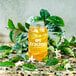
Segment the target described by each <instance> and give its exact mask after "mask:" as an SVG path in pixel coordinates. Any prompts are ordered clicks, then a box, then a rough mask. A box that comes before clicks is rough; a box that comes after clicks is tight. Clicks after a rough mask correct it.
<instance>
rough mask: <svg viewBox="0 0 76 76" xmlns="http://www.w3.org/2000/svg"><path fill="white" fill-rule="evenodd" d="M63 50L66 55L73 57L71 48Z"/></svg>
mask: <svg viewBox="0 0 76 76" xmlns="http://www.w3.org/2000/svg"><path fill="white" fill-rule="evenodd" d="M63 50H64V52H65V53H66V54H70V55H72V56H74V52H73V50H72V49H71V48H63Z"/></svg>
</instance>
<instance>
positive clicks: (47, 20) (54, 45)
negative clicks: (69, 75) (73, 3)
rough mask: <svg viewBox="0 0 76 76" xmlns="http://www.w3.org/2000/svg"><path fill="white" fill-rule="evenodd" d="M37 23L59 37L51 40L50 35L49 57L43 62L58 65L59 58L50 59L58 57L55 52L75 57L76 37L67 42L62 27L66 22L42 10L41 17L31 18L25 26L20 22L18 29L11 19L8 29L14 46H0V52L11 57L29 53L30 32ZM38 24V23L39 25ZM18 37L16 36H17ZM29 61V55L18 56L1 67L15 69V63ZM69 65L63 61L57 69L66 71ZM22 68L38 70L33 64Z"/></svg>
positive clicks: (48, 64)
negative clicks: (41, 23) (32, 24)
mask: <svg viewBox="0 0 76 76" xmlns="http://www.w3.org/2000/svg"><path fill="white" fill-rule="evenodd" d="M37 22H43V23H44V26H45V27H47V29H48V32H49V33H51V34H52V35H53V36H56V37H58V41H56V39H54V38H51V37H50V34H49V35H48V55H47V56H46V58H43V61H44V62H46V65H47V66H54V65H56V64H58V62H59V60H58V59H57V58H53V57H50V55H51V56H52V54H53V56H56V55H55V50H56V49H57V50H60V53H61V54H64V55H65V54H68V55H72V56H75V55H74V52H73V50H72V48H71V47H70V46H76V37H74V36H72V37H71V38H70V40H67V39H66V38H65V36H64V33H65V31H63V30H62V27H64V26H65V24H64V21H63V19H62V18H61V17H59V16H52V15H50V13H49V12H48V11H47V10H45V9H41V10H40V16H31V17H30V18H28V20H27V21H26V22H25V25H22V23H20V22H18V23H17V27H16V26H15V25H14V23H13V21H12V20H11V19H9V20H8V28H9V29H10V33H9V37H10V40H11V41H12V42H14V43H15V44H14V46H12V47H10V46H6V45H2V46H0V52H4V55H9V54H10V53H13V52H15V53H18V54H22V53H23V52H27V51H28V43H27V40H28V30H29V27H30V26H31V23H37ZM37 24H38V23H37ZM15 31H19V33H18V34H15ZM15 35H16V36H15ZM24 59H26V61H27V60H29V57H28V55H25V56H24V57H22V56H19V55H18V56H16V57H14V58H12V59H10V60H9V61H6V62H1V63H0V66H5V67H10V66H12V67H14V66H15V64H14V63H13V62H17V61H19V60H24ZM67 63H68V61H67V60H65V61H63V62H62V63H61V66H59V67H56V68H55V69H56V70H66V68H65V67H64V66H65V65H66V64H67ZM22 68H23V69H24V70H28V71H34V70H36V67H35V66H34V65H33V64H30V63H27V62H26V63H25V64H24V65H23V66H22ZM69 70H73V69H72V68H69Z"/></svg>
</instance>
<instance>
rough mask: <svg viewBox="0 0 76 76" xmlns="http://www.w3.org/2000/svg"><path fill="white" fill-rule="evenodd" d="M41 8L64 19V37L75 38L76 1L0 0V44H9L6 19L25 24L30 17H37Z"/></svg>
mask: <svg viewBox="0 0 76 76" xmlns="http://www.w3.org/2000/svg"><path fill="white" fill-rule="evenodd" d="M41 8H44V9H47V10H48V11H49V12H50V13H51V15H57V16H60V17H62V18H63V19H64V21H65V28H64V29H66V32H67V33H66V37H67V38H69V37H70V36H71V35H75V36H76V0H0V42H9V37H8V35H9V30H7V29H6V28H5V27H6V26H7V22H8V19H9V18H10V19H12V20H13V22H14V24H15V25H16V24H17V22H21V23H22V24H24V23H25V21H26V19H27V18H28V17H30V16H35V15H39V11H40V9H41Z"/></svg>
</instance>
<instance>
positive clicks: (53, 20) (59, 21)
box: [48, 16, 65, 27]
mask: <svg viewBox="0 0 76 76" xmlns="http://www.w3.org/2000/svg"><path fill="white" fill-rule="evenodd" d="M48 21H50V22H51V23H53V24H54V25H56V26H61V27H64V26H65V24H64V21H63V19H62V18H61V17H58V16H50V17H49V18H48Z"/></svg>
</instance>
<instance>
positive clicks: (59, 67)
mask: <svg viewBox="0 0 76 76" xmlns="http://www.w3.org/2000/svg"><path fill="white" fill-rule="evenodd" d="M55 70H57V71H61V70H66V69H65V68H64V67H62V66H58V67H56V68H55Z"/></svg>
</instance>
